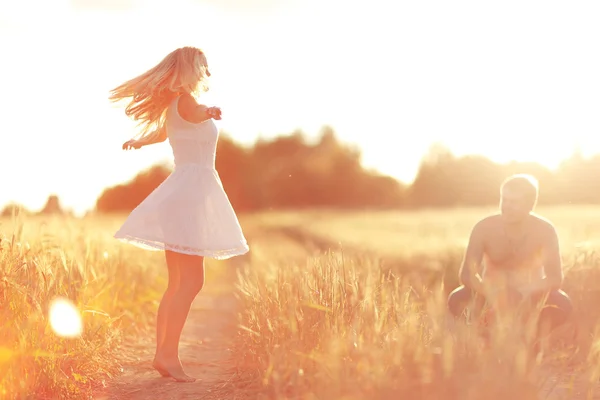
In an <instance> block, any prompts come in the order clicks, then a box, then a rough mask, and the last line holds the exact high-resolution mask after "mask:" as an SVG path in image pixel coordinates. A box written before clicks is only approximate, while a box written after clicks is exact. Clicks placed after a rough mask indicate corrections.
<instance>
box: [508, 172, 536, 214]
mask: <svg viewBox="0 0 600 400" xmlns="http://www.w3.org/2000/svg"><path fill="white" fill-rule="evenodd" d="M504 188H510V189H511V190H514V191H515V192H519V193H523V195H524V196H525V198H526V199H528V200H529V201H530V202H531V207H532V208H533V207H534V206H535V204H536V203H537V200H538V193H539V183H538V180H537V179H536V178H535V177H534V176H532V175H529V174H514V175H511V176H509V177H508V178H506V179H505V180H504V182H502V186H501V187H500V192H502V191H503V190H504Z"/></svg>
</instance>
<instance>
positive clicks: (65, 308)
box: [50, 298, 83, 338]
mask: <svg viewBox="0 0 600 400" xmlns="http://www.w3.org/2000/svg"><path fill="white" fill-rule="evenodd" d="M50 327H51V328H52V330H53V331H54V333H56V335H58V336H61V337H66V338H72V337H77V336H79V335H81V332H82V331H83V324H82V321H81V315H80V314H79V311H78V310H77V307H75V305H74V304H73V302H71V301H70V300H69V299H65V298H57V299H54V300H53V301H52V303H51V304H50Z"/></svg>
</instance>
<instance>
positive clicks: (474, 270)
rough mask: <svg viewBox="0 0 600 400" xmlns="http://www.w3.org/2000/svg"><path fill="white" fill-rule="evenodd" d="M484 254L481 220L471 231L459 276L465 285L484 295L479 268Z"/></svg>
mask: <svg viewBox="0 0 600 400" xmlns="http://www.w3.org/2000/svg"><path fill="white" fill-rule="evenodd" d="M483 254H484V229H483V226H482V222H479V223H477V224H476V225H475V226H474V227H473V230H472V231H471V236H470V237H469V244H468V245H467V250H466V251H465V256H464V258H463V262H462V265H461V267H460V271H459V278H460V280H461V283H462V284H463V285H465V287H467V288H470V289H472V290H474V291H475V292H477V293H481V294H484V295H485V291H484V287H483V282H482V279H481V275H480V274H479V268H480V267H481V262H482V261H483Z"/></svg>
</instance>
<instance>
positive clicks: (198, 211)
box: [115, 97, 249, 259]
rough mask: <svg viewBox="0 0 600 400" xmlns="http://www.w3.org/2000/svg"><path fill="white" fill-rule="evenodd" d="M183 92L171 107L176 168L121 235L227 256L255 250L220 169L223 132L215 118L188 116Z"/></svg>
mask: <svg viewBox="0 0 600 400" xmlns="http://www.w3.org/2000/svg"><path fill="white" fill-rule="evenodd" d="M178 102H179V97H177V99H175V100H174V101H173V102H172V103H171V105H170V106H169V109H168V110H167V120H166V127H167V137H168V139H169V143H170V144H171V148H172V149H173V156H174V161H175V168H174V170H173V172H172V173H171V175H169V176H168V177H167V179H165V180H164V181H163V182H162V183H161V184H160V186H158V187H157V188H156V189H155V190H154V191H153V192H152V193H150V195H149V196H148V197H146V199H144V201H143V202H142V203H140V204H139V205H138V206H137V207H136V208H135V209H134V210H133V211H132V212H131V214H129V216H128V217H127V220H126V221H125V223H124V224H123V225H122V226H121V228H120V229H119V230H118V231H117V233H116V234H115V238H117V239H119V240H122V241H125V242H128V243H131V244H134V245H136V246H138V247H141V248H144V249H148V250H171V251H174V252H178V253H184V254H191V255H198V256H205V257H209V258H215V259H227V258H230V257H234V256H237V255H241V254H245V253H247V252H248V251H249V247H248V244H247V242H246V239H245V238H244V234H243V233H242V229H241V227H240V224H239V222H238V219H237V217H236V215H235V212H234V210H233V207H232V206H231V203H230V202H229V198H228V197H227V194H226V193H225V190H224V189H223V185H222V184H221V179H220V178H219V175H218V173H217V170H216V169H215V155H216V147H217V139H218V137H219V132H218V130H217V127H216V126H215V123H214V121H213V120H212V119H208V120H206V121H203V122H200V123H191V122H188V121H185V120H184V119H183V118H181V116H180V115H179V112H178V111H177V104H178Z"/></svg>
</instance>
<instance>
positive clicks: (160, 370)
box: [152, 358, 171, 378]
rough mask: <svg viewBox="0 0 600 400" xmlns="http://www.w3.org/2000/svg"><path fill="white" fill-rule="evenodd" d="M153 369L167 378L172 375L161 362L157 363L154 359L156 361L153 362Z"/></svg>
mask: <svg viewBox="0 0 600 400" xmlns="http://www.w3.org/2000/svg"><path fill="white" fill-rule="evenodd" d="M152 367H153V368H154V369H155V370H157V371H158V373H159V374H160V375H161V376H162V377H164V378H167V377H169V376H171V374H169V371H167V370H166V369H164V368H163V366H162V365H160V363H159V362H157V361H156V358H155V359H154V361H152Z"/></svg>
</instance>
